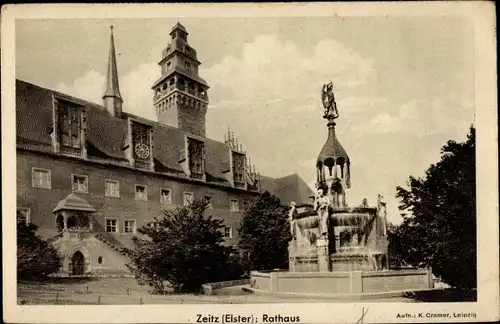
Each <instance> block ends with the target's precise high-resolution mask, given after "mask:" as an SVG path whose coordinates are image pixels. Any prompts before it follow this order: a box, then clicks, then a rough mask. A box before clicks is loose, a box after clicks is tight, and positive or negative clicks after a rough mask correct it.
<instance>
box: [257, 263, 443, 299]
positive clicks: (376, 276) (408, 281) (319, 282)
mask: <svg viewBox="0 0 500 324" xmlns="http://www.w3.org/2000/svg"><path fill="white" fill-rule="evenodd" d="M433 286H434V284H433V280H432V270H431V269H402V270H382V271H335V272H289V271H273V272H260V271H252V272H251V273H250V287H251V289H252V290H254V291H256V292H267V293H272V294H297V295H300V294H303V295H308V294H309V295H311V294H314V295H325V296H331V297H335V295H360V296H361V295H369V294H380V293H391V292H401V291H415V290H428V289H433Z"/></svg>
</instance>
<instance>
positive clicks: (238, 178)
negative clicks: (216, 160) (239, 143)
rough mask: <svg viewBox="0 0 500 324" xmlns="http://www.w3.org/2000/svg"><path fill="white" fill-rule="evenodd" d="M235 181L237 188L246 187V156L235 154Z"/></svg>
mask: <svg viewBox="0 0 500 324" xmlns="http://www.w3.org/2000/svg"><path fill="white" fill-rule="evenodd" d="M232 157H233V180H234V186H235V187H243V186H244V185H245V178H244V174H245V155H243V154H240V153H237V152H233V155H232Z"/></svg>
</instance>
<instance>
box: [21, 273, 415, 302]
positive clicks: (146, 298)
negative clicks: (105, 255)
mask: <svg viewBox="0 0 500 324" xmlns="http://www.w3.org/2000/svg"><path fill="white" fill-rule="evenodd" d="M242 288H243V286H233V287H228V288H222V289H218V290H215V291H214V295H213V296H204V295H194V294H181V295H166V296H154V295H151V294H150V293H149V287H147V286H141V285H139V284H137V282H136V280H135V279H123V278H121V279H118V278H106V279H99V280H81V281H77V282H74V281H73V282H72V281H62V282H50V283H32V282H30V283H27V282H22V283H19V284H18V289H17V293H18V302H19V303H22V304H49V305H50V304H62V305H75V304H76V305H81V304H102V305H125V304H135V305H137V304H207V303H208V304H211V303H224V304H241V303H304V302H330V303H331V302H335V303H338V302H347V303H348V302H352V301H349V300H332V299H316V298H314V299H312V298H307V297H300V298H290V297H277V296H271V295H258V294H252V293H249V292H245V291H243V289H242ZM414 301H415V300H413V299H410V298H403V297H398V298H381V299H373V300H365V301H363V302H414Z"/></svg>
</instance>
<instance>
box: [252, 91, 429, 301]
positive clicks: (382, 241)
mask: <svg viewBox="0 0 500 324" xmlns="http://www.w3.org/2000/svg"><path fill="white" fill-rule="evenodd" d="M321 99H322V103H323V108H324V111H323V118H325V119H327V121H328V122H327V127H328V137H327V140H326V142H325V144H324V145H323V148H322V149H321V151H320V153H319V155H318V158H317V160H316V184H315V187H316V193H315V196H314V203H313V204H309V205H304V204H302V205H301V206H300V208H296V204H295V203H294V202H291V204H290V210H289V214H288V217H289V221H290V232H291V234H292V240H291V241H290V242H289V245H288V255H289V269H288V271H281V270H280V271H271V272H269V271H266V272H259V271H252V272H251V273H250V275H251V289H253V290H254V291H267V292H271V293H281V292H283V293H294V294H300V293H307V294H310V293H314V294H316V295H317V294H327V295H329V296H330V295H332V294H333V295H335V296H338V295H339V294H358V295H363V294H365V293H368V294H372V293H380V292H387V291H391V292H398V291H406V290H408V289H410V290H411V289H414V290H417V289H418V290H420V289H430V288H432V287H433V283H432V270H431V269H412V270H394V269H393V270H389V265H388V251H387V246H388V240H387V228H386V227H387V210H386V203H385V202H384V201H383V197H382V196H381V195H379V196H378V200H377V205H376V206H369V204H368V201H367V200H366V199H363V202H362V204H361V205H357V206H356V207H350V206H349V205H348V202H347V199H346V194H347V191H348V190H349V189H350V188H351V179H350V178H351V160H350V159H349V156H348V155H347V152H346V151H345V149H344V148H343V147H342V145H341V144H340V142H339V140H338V139H337V136H336V134H335V125H336V124H335V119H337V118H339V111H338V109H337V104H336V102H335V96H334V93H333V83H331V82H330V83H329V84H326V85H324V86H323V88H322V92H321Z"/></svg>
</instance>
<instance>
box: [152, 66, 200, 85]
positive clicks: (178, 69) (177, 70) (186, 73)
mask: <svg viewBox="0 0 500 324" xmlns="http://www.w3.org/2000/svg"><path fill="white" fill-rule="evenodd" d="M173 73H178V74H181V75H183V76H185V77H188V78H190V79H193V80H195V81H197V82H199V83H201V84H203V85H204V86H206V87H207V88H208V84H207V81H205V80H204V79H203V78H201V77H200V76H198V75H196V73H193V72H189V71H187V70H186V69H184V68H182V67H180V66H174V67H173V68H172V69H171V70H170V71H169V72H168V73H166V74H164V75H162V76H161V77H160V78H159V79H157V80H156V81H155V82H154V83H153V85H152V86H151V89H153V88H154V87H156V86H157V85H158V84H159V83H160V82H162V81H163V80H165V79H166V78H167V77H168V76H170V75H172V74H173Z"/></svg>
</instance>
